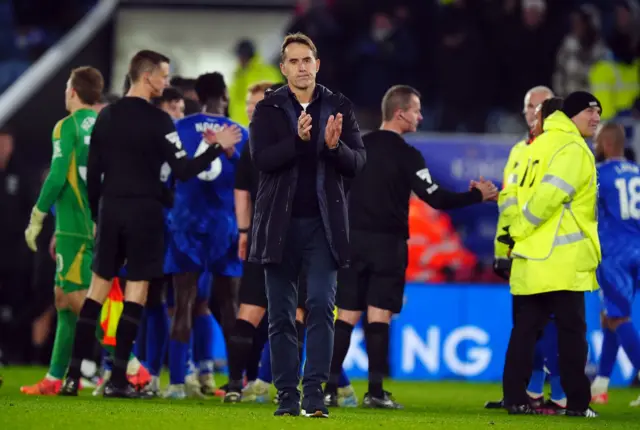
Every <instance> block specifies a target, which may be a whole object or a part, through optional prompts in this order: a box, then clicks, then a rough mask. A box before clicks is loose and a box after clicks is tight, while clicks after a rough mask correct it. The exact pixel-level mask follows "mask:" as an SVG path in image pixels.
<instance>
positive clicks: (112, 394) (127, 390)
mask: <svg viewBox="0 0 640 430" xmlns="http://www.w3.org/2000/svg"><path fill="white" fill-rule="evenodd" d="M103 396H104V397H109V398H117V399H151V398H153V394H151V393H148V392H144V391H138V390H136V389H135V388H134V387H133V385H131V384H127V385H125V386H124V387H118V386H117V385H115V384H114V383H113V382H112V381H109V382H107V384H106V385H105V386H104V394H103Z"/></svg>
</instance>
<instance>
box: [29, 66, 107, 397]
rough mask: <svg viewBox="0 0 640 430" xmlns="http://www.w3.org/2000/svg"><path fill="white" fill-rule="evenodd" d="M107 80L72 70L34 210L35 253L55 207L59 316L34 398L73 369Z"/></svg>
mask: <svg viewBox="0 0 640 430" xmlns="http://www.w3.org/2000/svg"><path fill="white" fill-rule="evenodd" d="M103 87H104V80H103V78H102V74H101V73H100V71H98V70H97V69H95V68H93V67H80V68H77V69H74V70H73V71H72V72H71V76H70V78H69V80H68V82H67V88H66V91H65V102H66V108H67V111H69V113H70V115H69V116H67V117H66V118H64V119H62V120H60V121H58V123H57V124H56V126H55V127H54V129H53V155H52V157H51V168H50V171H49V175H48V176H47V179H46V181H45V183H44V184H43V186H42V190H40V196H39V198H38V201H37V202H36V205H35V206H34V207H33V210H32V211H31V219H30V221H29V226H28V227H27V229H26V231H25V239H26V241H27V244H28V245H29V248H31V250H32V251H36V238H37V237H38V235H39V234H40V231H41V230H42V222H43V220H44V218H45V217H46V216H47V213H48V212H49V211H50V209H51V207H52V206H53V207H55V215H56V231H55V241H56V244H55V245H56V246H55V247H56V277H55V289H54V293H55V305H56V310H57V313H58V323H57V327H56V335H55V342H54V346H53V353H52V355H51V362H50V365H49V372H48V373H47V375H46V376H45V378H44V379H43V380H42V381H40V382H38V383H37V384H35V385H32V386H27V387H22V388H21V389H20V391H22V392H23V393H25V394H31V395H55V394H58V392H59V391H60V387H61V386H62V378H63V377H64V374H65V372H66V370H67V366H68V365H69V360H70V358H71V350H72V347H73V337H74V333H75V328H76V320H77V314H78V313H79V312H80V309H81V308H82V303H83V302H84V298H85V296H86V294H87V290H88V289H89V283H90V281H91V262H92V257H93V243H94V224H93V221H92V220H91V212H90V210H89V203H88V200H87V189H86V184H85V179H86V172H87V167H86V166H87V155H88V153H89V144H90V140H91V131H92V130H93V125H94V124H95V122H96V117H97V113H96V111H95V110H94V109H93V105H94V104H96V103H98V102H99V101H100V97H101V95H102V90H103Z"/></svg>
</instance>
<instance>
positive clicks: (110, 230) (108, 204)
mask: <svg viewBox="0 0 640 430" xmlns="http://www.w3.org/2000/svg"><path fill="white" fill-rule="evenodd" d="M129 77H130V79H131V88H130V90H129V92H128V93H127V95H126V97H124V98H122V99H121V100H119V101H117V102H116V103H114V104H112V105H110V106H107V107H106V108H104V109H103V110H102V112H100V115H99V116H98V119H97V121H96V124H95V126H94V129H93V132H92V135H91V146H90V150H89V159H88V163H87V164H88V165H87V193H88V198H89V205H90V207H91V213H92V215H93V218H94V220H95V219H96V218H97V237H96V245H95V254H94V259H93V266H92V270H93V276H92V279H91V286H90V288H89V292H88V294H87V298H86V300H85V302H84V305H83V307H82V310H81V311H80V315H79V316H78V323H77V326H76V337H75V342H74V346H73V355H72V358H71V363H70V366H69V372H68V375H67V379H66V381H65V383H64V386H63V388H62V390H61V393H60V394H61V395H77V392H78V388H79V381H80V376H81V374H80V364H81V362H82V360H83V359H84V358H85V357H86V356H88V355H89V354H90V353H91V347H92V345H93V342H92V341H91V340H92V338H93V337H94V336H95V332H96V322H97V319H98V316H99V314H100V311H101V309H102V304H103V303H104V301H105V299H106V297H107V295H108V293H109V291H110V289H111V282H112V279H113V277H114V276H116V275H117V273H118V271H119V270H120V268H121V267H122V266H123V264H125V263H126V269H127V287H126V291H125V301H124V309H123V312H122V316H121V318H120V321H119V323H118V328H117V331H116V348H115V356H114V363H113V373H112V376H111V379H110V381H109V382H108V383H107V385H106V386H105V391H104V395H105V397H123V398H135V397H141V396H145V395H144V394H142V393H138V392H137V391H136V390H135V389H134V388H133V387H132V386H130V385H129V383H128V381H127V377H126V367H127V362H128V360H129V356H130V354H131V350H132V346H133V342H134V340H135V337H136V334H137V331H138V323H139V320H140V317H141V315H142V310H143V307H144V304H145V302H146V299H147V292H148V287H149V281H150V280H152V279H157V278H161V277H162V276H163V264H164V248H165V247H164V218H163V207H164V206H168V205H170V204H171V198H170V195H169V194H170V192H169V191H168V189H167V188H166V187H165V185H163V183H162V182H161V180H160V170H161V166H162V165H163V163H165V162H167V163H168V164H169V165H170V167H171V170H172V174H173V175H174V176H175V177H176V179H178V180H186V179H189V178H191V177H193V176H195V175H197V174H198V173H200V172H201V171H203V170H205V169H206V168H207V167H208V166H209V165H210V164H211V162H212V161H213V160H214V159H215V158H216V157H218V156H219V155H220V154H222V153H223V151H224V149H226V148H230V147H233V146H234V145H235V144H236V143H237V142H238V141H239V140H240V130H239V129H237V128H229V129H225V130H223V131H221V132H218V133H213V132H209V133H205V135H204V140H206V142H207V143H208V144H209V145H210V146H209V148H208V149H207V150H206V151H205V152H204V153H203V154H201V155H200V156H198V157H196V158H194V159H189V158H188V157H187V153H186V152H185V151H184V149H183V148H182V143H181V142H180V138H179V137H178V134H177V132H176V129H175V127H174V125H173V121H172V120H171V118H170V117H169V115H167V114H166V113H165V112H163V111H161V110H160V109H158V108H156V107H154V106H153V105H152V104H150V103H149V100H150V99H151V98H152V97H159V96H161V95H162V92H163V90H164V89H165V88H166V87H167V82H168V77H169V59H168V58H167V57H165V56H164V55H162V54H159V53H157V52H153V51H140V52H138V53H137V54H136V55H135V56H134V57H133V59H132V60H131V63H130V67H129Z"/></svg>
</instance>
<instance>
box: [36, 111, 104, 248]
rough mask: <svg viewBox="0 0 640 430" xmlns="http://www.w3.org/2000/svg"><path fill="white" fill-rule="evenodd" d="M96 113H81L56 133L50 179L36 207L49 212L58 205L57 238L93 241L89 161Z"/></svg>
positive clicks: (76, 112)
mask: <svg viewBox="0 0 640 430" xmlns="http://www.w3.org/2000/svg"><path fill="white" fill-rule="evenodd" d="M97 116H98V115H97V113H96V112H95V111H94V110H92V109H79V110H77V111H75V112H74V113H72V114H71V115H69V116H68V117H66V118H64V119H62V120H60V121H58V123H57V124H56V126H55V128H54V129H53V155H52V156H51V168H50V170H49V175H48V176H47V179H46V180H45V182H44V185H43V186H42V190H40V196H39V197H38V202H37V203H36V207H37V208H38V210H40V211H42V212H45V213H46V212H49V210H50V209H51V207H52V206H54V205H55V212H56V235H64V236H73V237H77V238H84V239H89V240H93V221H92V220H91V211H90V209H89V202H88V198H87V185H86V177H87V158H88V154H89V143H90V141H91V131H92V130H93V125H94V124H95V122H96V117H97Z"/></svg>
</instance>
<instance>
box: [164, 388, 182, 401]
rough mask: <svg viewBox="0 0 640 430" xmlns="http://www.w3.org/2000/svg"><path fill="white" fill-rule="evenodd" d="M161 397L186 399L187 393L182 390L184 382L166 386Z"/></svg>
mask: <svg viewBox="0 0 640 430" xmlns="http://www.w3.org/2000/svg"><path fill="white" fill-rule="evenodd" d="M162 397H164V398H165V399H170V400H184V399H186V398H187V395H186V393H185V392H184V384H175V385H169V387H167V391H165V392H164V394H163V396H162Z"/></svg>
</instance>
